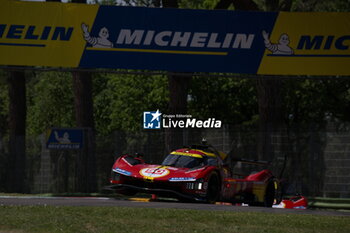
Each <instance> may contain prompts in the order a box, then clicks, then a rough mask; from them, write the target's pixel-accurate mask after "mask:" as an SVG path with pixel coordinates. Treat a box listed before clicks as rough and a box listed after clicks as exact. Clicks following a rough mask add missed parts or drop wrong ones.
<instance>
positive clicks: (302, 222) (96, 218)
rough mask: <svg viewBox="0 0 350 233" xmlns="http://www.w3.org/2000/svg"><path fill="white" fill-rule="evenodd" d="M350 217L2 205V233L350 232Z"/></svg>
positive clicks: (0, 221)
mask: <svg viewBox="0 0 350 233" xmlns="http://www.w3.org/2000/svg"><path fill="white" fill-rule="evenodd" d="M349 220H350V218H349V217H336V216H316V215H296V214H288V215H287V214H266V213H237V212H224V211H197V210H175V209H151V208H149V209H145V208H124V207H67V206H0V233H2V232H10V233H25V232H38V233H40V232H50V233H54V232H65V233H69V232H74V233H79V232H84V233H86V232H98V233H102V232H123V233H124V232H135V233H136V232H137V233H147V232H152V233H158V232H159V233H164V232H166V233H168V232H181V233H182V232H191V233H193V232H220V233H224V232H239V233H245V232H249V233H251V232H268V233H274V232H283V233H289V232H298V233H300V232H305V233H306V232H307V233H309V232H315V233H316V232H317V233H323V232H324V233H330V232H344V233H345V232H346V233H348V232H350V221H349Z"/></svg>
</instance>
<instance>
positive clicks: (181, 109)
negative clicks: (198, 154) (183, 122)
mask: <svg viewBox="0 0 350 233" xmlns="http://www.w3.org/2000/svg"><path fill="white" fill-rule="evenodd" d="M190 80H191V76H184V75H179V74H168V82H169V97H170V100H169V110H168V111H169V114H186V113H187V95H188V88H189V85H190ZM165 135H166V138H165V139H166V140H165V143H166V149H167V152H169V151H172V150H174V149H176V148H178V147H181V146H183V145H184V144H185V142H184V141H183V138H184V131H183V129H173V128H170V129H167V130H166V132H165Z"/></svg>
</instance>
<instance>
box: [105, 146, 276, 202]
mask: <svg viewBox="0 0 350 233" xmlns="http://www.w3.org/2000/svg"><path fill="white" fill-rule="evenodd" d="M226 157H227V155H226V154H224V153H222V152H219V151H217V150H216V149H215V148H214V147H212V146H207V145H195V146H189V147H185V148H181V149H178V150H175V151H173V152H171V153H170V154H169V155H167V156H166V157H165V159H164V161H163V162H162V164H160V165H156V164H147V163H145V162H144V161H143V160H142V159H140V158H138V157H133V156H130V155H123V156H121V157H119V158H118V159H117V160H116V161H115V163H114V165H113V167H112V174H111V178H110V183H111V185H110V186H108V188H109V189H113V190H115V191H116V192H117V193H120V194H125V195H133V194H136V193H138V192H140V193H150V194H156V195H158V196H161V197H173V198H177V199H179V200H181V201H198V202H206V203H214V202H217V201H219V202H230V203H245V204H249V205H258V206H266V207H271V206H272V205H273V204H274V203H275V204H278V203H279V202H280V199H281V197H280V188H279V181H278V180H277V179H276V178H275V177H274V176H273V174H272V173H271V171H269V170H267V169H265V170H262V171H260V172H256V173H253V174H250V175H248V176H246V177H238V178H236V177H234V176H233V173H232V172H231V170H230V169H229V167H228V166H227V165H226V164H225V162H224V159H225V158H226ZM239 161H241V162H244V161H243V160H239ZM248 162H249V161H248ZM250 162H251V161H250Z"/></svg>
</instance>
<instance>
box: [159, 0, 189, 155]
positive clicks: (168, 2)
mask: <svg viewBox="0 0 350 233" xmlns="http://www.w3.org/2000/svg"><path fill="white" fill-rule="evenodd" d="M163 7H165V8H178V7H179V4H178V1H177V0H163ZM191 78H192V77H191V76H190V75H181V74H177V73H169V74H168V83H169V97H170V100H169V108H168V111H169V114H186V113H187V95H188V88H189V84H190V81H191ZM183 139H184V130H183V129H173V128H170V129H166V131H165V144H166V150H167V152H170V151H172V150H174V149H176V148H178V147H181V146H183V145H184V141H183Z"/></svg>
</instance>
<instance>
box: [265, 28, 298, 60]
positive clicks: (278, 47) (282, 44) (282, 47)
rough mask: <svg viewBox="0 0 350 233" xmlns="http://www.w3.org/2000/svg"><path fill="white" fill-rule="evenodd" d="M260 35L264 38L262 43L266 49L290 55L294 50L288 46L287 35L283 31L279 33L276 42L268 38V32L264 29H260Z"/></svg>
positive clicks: (274, 52)
mask: <svg viewBox="0 0 350 233" xmlns="http://www.w3.org/2000/svg"><path fill="white" fill-rule="evenodd" d="M262 36H263V38H264V43H265V47H266V49H268V50H269V51H271V52H272V54H276V55H292V54H294V51H293V49H292V48H291V47H289V42H290V41H289V36H288V35H287V34H285V33H283V34H281V36H280V38H279V40H278V44H272V43H271V41H270V39H269V34H268V33H267V32H265V31H262Z"/></svg>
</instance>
